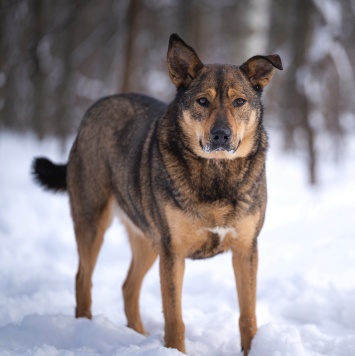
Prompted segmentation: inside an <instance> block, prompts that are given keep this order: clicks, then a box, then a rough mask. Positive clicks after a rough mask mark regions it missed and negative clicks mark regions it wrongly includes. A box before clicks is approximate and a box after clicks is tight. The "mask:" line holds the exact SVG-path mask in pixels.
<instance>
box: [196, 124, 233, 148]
mask: <svg viewBox="0 0 355 356" xmlns="http://www.w3.org/2000/svg"><path fill="white" fill-rule="evenodd" d="M231 137H232V133H231V130H230V129H229V128H228V127H227V126H217V127H214V128H213V129H212V130H211V134H210V139H209V143H208V144H206V145H205V146H202V149H203V150H204V151H205V152H206V153H212V152H219V151H226V152H228V153H230V154H233V153H234V152H235V151H236V148H233V147H231Z"/></svg>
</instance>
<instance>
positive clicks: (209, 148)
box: [200, 140, 241, 155]
mask: <svg viewBox="0 0 355 356" xmlns="http://www.w3.org/2000/svg"><path fill="white" fill-rule="evenodd" d="M240 143H241V140H239V141H238V143H237V144H236V145H230V144H229V145H212V144H211V143H209V142H208V143H206V144H205V145H204V144H203V143H202V140H200V146H201V148H202V150H203V152H205V153H208V154H213V153H218V152H226V153H228V154H230V155H232V154H234V153H235V152H236V151H237V149H238V147H239V145H240Z"/></svg>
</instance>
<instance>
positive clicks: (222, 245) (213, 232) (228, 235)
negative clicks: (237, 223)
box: [187, 226, 237, 259]
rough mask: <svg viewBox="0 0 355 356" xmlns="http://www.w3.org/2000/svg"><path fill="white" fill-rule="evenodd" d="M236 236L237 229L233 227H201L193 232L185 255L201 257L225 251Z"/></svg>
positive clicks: (193, 257)
mask: <svg viewBox="0 0 355 356" xmlns="http://www.w3.org/2000/svg"><path fill="white" fill-rule="evenodd" d="M236 238H237V231H236V229H235V228H233V227H222V226H215V227H203V228H199V229H198V230H197V231H196V232H195V234H194V238H193V241H192V242H191V245H190V248H189V249H188V253H187V257H189V258H192V259H203V258H208V257H213V256H215V255H217V254H219V253H221V252H224V251H226V250H227V249H229V248H230V246H231V241H232V240H233V239H236Z"/></svg>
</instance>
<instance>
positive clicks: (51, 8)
mask: <svg viewBox="0 0 355 356" xmlns="http://www.w3.org/2000/svg"><path fill="white" fill-rule="evenodd" d="M0 25H1V30H0V120H1V121H0V125H1V126H0V129H2V130H4V129H6V130H12V131H17V132H25V131H32V132H34V133H35V134H36V135H37V136H38V137H39V138H43V137H45V136H48V135H52V136H56V137H59V138H60V139H61V140H63V142H65V140H66V139H67V138H68V137H70V136H71V135H72V134H73V133H75V132H76V130H77V128H78V125H79V123H80V121H81V119H82V116H83V113H84V112H85V110H86V109H87V108H88V106H89V105H91V104H92V103H93V102H94V101H96V100H97V99H99V98H100V97H102V96H105V95H110V94H114V93H117V92H130V91H135V92H141V93H146V94H148V95H152V96H155V97H156V98H158V99H161V100H164V101H169V100H171V99H172V98H173V96H174V86H173V85H172V84H171V83H170V80H169V77H168V74H167V68H166V52H167V46H168V39H169V36H170V34H171V33H173V32H177V33H178V34H179V35H180V36H181V37H182V38H183V39H184V40H185V41H186V42H187V43H188V44H190V45H191V46H193V47H194V48H195V49H196V51H197V53H198V54H199V57H200V58H201V60H202V61H203V62H205V63H215V62H221V63H222V62H223V63H231V64H241V63H243V62H244V61H245V60H247V59H248V58H249V57H251V56H253V55H255V54H273V53H278V54H279V55H280V56H281V58H282V61H283V64H284V71H283V72H278V73H277V74H276V75H275V77H274V79H273V83H272V84H271V85H270V88H268V89H267V90H266V93H265V94H264V102H265V104H266V107H267V110H266V119H265V121H266V124H267V126H269V127H273V128H275V129H277V130H279V132H280V133H281V135H282V137H283V147H282V149H283V150H289V151H291V152H294V151H297V152H299V153H300V154H302V155H303V156H304V159H305V164H306V167H307V172H308V179H309V182H310V183H312V184H314V183H316V182H317V180H318V179H319V177H318V175H317V172H318V171H317V163H318V162H319V161H320V160H321V159H324V158H327V157H328V158H329V157H332V158H334V159H341V155H342V153H343V152H344V150H345V149H346V141H347V137H349V135H353V134H354V132H355V116H354V112H355V100H354V93H355V81H354V79H355V77H354V63H355V0H287V1H285V0H234V1H233V0H219V1H217V0H59V1H58V0H57V1H56V0H0Z"/></svg>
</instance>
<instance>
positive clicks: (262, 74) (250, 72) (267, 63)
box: [240, 54, 283, 91]
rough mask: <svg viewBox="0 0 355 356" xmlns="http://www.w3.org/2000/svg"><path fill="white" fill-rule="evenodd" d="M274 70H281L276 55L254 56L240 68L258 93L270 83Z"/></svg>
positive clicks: (280, 63) (278, 57)
mask: <svg viewBox="0 0 355 356" xmlns="http://www.w3.org/2000/svg"><path fill="white" fill-rule="evenodd" d="M275 68H277V69H280V70H282V69H283V68H282V62H281V58H280V56H279V55H277V54H272V55H270V56H254V57H251V58H250V59H248V60H247V61H246V62H245V63H243V64H242V65H241V66H240V69H241V70H242V72H244V73H245V75H246V76H247V77H248V79H249V80H250V82H251V84H252V85H253V86H254V88H255V89H256V90H258V91H261V90H262V89H263V88H264V87H265V86H266V85H268V83H269V82H270V80H271V78H272V76H273V75H274V71H275Z"/></svg>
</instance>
